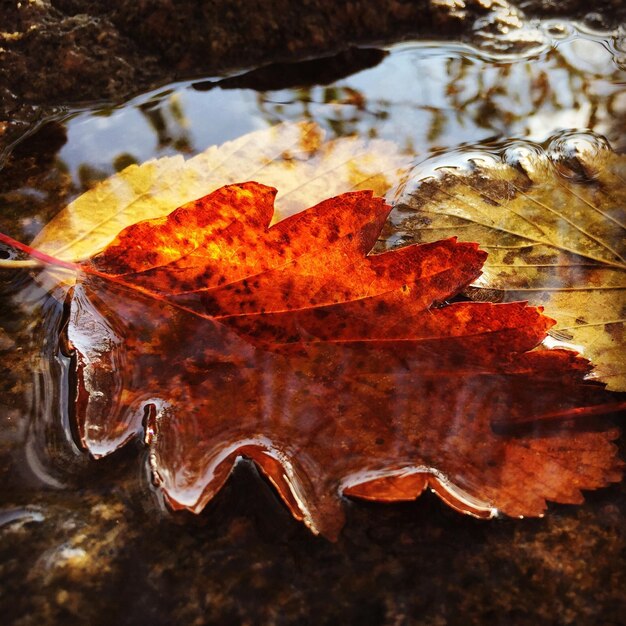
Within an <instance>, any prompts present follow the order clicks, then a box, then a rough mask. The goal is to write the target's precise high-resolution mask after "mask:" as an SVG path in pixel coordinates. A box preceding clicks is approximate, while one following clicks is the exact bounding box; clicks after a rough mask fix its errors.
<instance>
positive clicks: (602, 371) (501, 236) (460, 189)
mask: <svg viewBox="0 0 626 626" xmlns="http://www.w3.org/2000/svg"><path fill="white" fill-rule="evenodd" d="M583 139H584V137H583V138H581V137H573V138H572V140H573V143H574V145H576V142H578V143H579V145H585V144H584V143H582V141H583ZM552 155H553V156H552V158H551V157H550V156H549V154H547V153H546V152H544V151H543V150H541V149H540V148H538V147H536V146H534V145H532V144H526V146H525V147H520V148H518V150H517V152H516V155H515V158H514V159H511V154H506V153H505V154H504V155H503V157H502V159H501V160H497V159H495V158H489V157H476V158H473V159H470V161H469V162H468V164H467V166H466V167H442V168H440V169H437V170H436V172H435V174H434V175H428V176H426V177H422V176H421V175H417V176H416V181H414V184H412V185H410V187H409V188H408V190H407V191H405V193H404V194H402V195H401V197H399V199H398V204H397V207H398V212H397V214H396V216H395V218H394V226H393V238H394V241H395V240H397V239H398V238H399V239H401V240H403V241H405V242H428V241H436V240H438V239H440V238H442V237H447V236H449V234H450V233H454V234H457V235H458V236H459V237H460V238H461V239H462V240H466V241H477V242H479V244H480V246H481V247H482V248H484V249H485V250H486V251H487V252H488V253H489V257H488V258H487V261H486V263H485V267H484V269H483V274H482V276H480V278H479V279H478V280H477V281H475V283H474V286H475V287H476V288H472V289H469V290H467V292H466V293H467V295H469V296H470V297H471V298H473V299H476V300H489V301H505V302H512V301H519V300H527V301H528V302H530V304H533V305H541V306H543V307H544V308H545V312H546V314H547V315H549V316H550V317H553V318H555V319H556V320H557V324H556V326H554V327H553V328H552V329H551V330H550V334H551V335H552V336H553V337H555V338H556V339H558V340H560V341H564V342H567V343H569V344H571V345H572V346H573V347H574V348H576V349H577V350H579V351H580V352H582V353H583V354H584V356H586V357H587V358H589V359H590V360H591V361H592V362H593V363H594V365H595V366H596V367H595V370H594V376H595V377H597V378H598V379H600V380H602V381H604V382H606V383H607V384H608V388H609V389H612V390H615V391H626V328H625V321H626V208H625V207H626V156H624V155H618V154H616V153H614V152H613V151H611V150H610V149H609V148H608V147H601V148H597V146H596V147H595V149H580V150H578V151H577V152H575V153H574V154H572V155H570V156H569V157H567V156H566V155H565V156H564V154H563V150H556V149H555V150H552ZM507 161H512V162H507Z"/></svg>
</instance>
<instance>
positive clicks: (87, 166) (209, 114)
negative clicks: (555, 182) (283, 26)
mask: <svg viewBox="0 0 626 626" xmlns="http://www.w3.org/2000/svg"><path fill="white" fill-rule="evenodd" d="M549 32H550V33H554V34H555V35H556V36H555V37H554V38H553V39H552V40H551V45H550V46H546V47H545V49H543V50H541V51H540V52H538V53H536V54H534V55H532V56H518V57H511V56H508V57H490V56H489V55H486V54H485V53H479V52H478V51H477V50H476V49H473V48H471V47H469V46H465V45H459V44H447V45H443V46H442V45H439V44H437V45H435V44H400V45H397V46H394V47H392V48H391V49H390V54H388V55H386V56H385V55H384V54H383V53H382V52H381V51H369V52H368V54H367V55H365V56H366V58H365V59H359V58H357V61H355V59H354V55H353V56H352V57H349V58H345V57H340V58H338V57H333V58H330V59H326V60H321V61H315V62H306V63H305V64H301V65H302V72H303V78H301V79H300V81H297V80H295V78H294V77H296V76H297V75H298V74H297V67H299V66H298V65H297V64H293V65H295V68H296V69H294V67H292V66H291V65H289V66H286V65H285V64H282V65H277V66H269V67H268V68H263V69H262V70H256V71H255V72H251V73H249V74H244V75H240V76H236V77H230V78H226V79H224V80H222V81H219V80H213V81H208V82H204V83H198V82H195V83H193V82H183V83H177V84H174V85H171V86H170V87H169V88H168V89H165V90H160V91H158V92H154V93H151V94H148V95H145V96H142V97H139V98H136V99H134V100H132V101H130V102H129V103H127V104H126V105H124V106H121V107H118V108H109V109H106V110H104V111H100V112H95V113H94V112H93V111H85V112H81V113H77V114H76V115H75V116H74V117H73V118H72V119H71V120H69V121H68V122H67V130H68V141H67V144H66V145H65V146H64V148H63V149H62V151H61V153H60V159H61V161H62V162H63V164H64V165H65V166H66V167H67V168H68V169H69V171H70V173H71V174H72V177H73V180H74V182H75V185H76V188H77V190H78V191H82V190H84V189H85V188H87V187H89V186H90V185H92V184H93V182H94V181H95V180H97V179H100V178H103V177H105V176H108V175H109V174H111V173H113V172H114V171H118V170H119V169H120V168H121V167H123V166H124V165H127V164H129V163H132V162H141V161H145V160H147V159H150V158H153V157H161V156H165V155H171V154H175V153H181V152H182V153H185V154H195V153H197V152H199V151H201V150H204V149H205V148H206V147H207V146H208V145H211V144H219V143H222V142H224V141H227V140H230V139H234V138H236V137H238V136H240V135H242V134H243V133H246V132H250V131H252V130H255V129H258V128H262V127H265V126H266V125H268V124H270V125H273V124H276V123H279V122H282V121H300V120H303V119H306V120H312V121H315V122H317V123H318V124H320V125H321V126H323V127H324V128H325V129H326V130H327V131H328V132H329V136H330V137H331V138H332V137H333V136H345V135H349V134H354V133H358V134H359V135H361V136H363V137H381V138H385V139H390V140H393V141H395V142H397V143H398V144H399V145H400V146H401V147H402V148H403V149H405V150H406V151H408V152H411V153H416V154H418V155H427V154H429V153H432V152H434V151H439V150H442V149H449V148H454V147H457V146H459V145H462V144H468V143H474V142H480V141H484V140H486V139H498V138H510V137H518V138H528V139H532V140H536V141H541V140H543V139H545V138H546V137H547V136H549V135H551V134H554V133H555V132H556V131H558V130H561V129H568V128H589V129H592V130H594V131H595V132H597V133H599V134H603V135H605V136H607V138H608V139H609V140H610V141H611V142H613V143H614V144H617V146H618V147H621V146H622V143H623V139H622V136H621V135H622V132H621V131H622V128H623V125H624V119H625V117H626V87H625V85H624V83H625V78H626V72H625V71H624V69H623V67H620V65H619V48H618V47H617V46H618V45H619V42H618V41H617V39H615V40H613V39H610V38H609V39H606V38H601V37H599V36H597V35H589V34H583V33H580V32H578V31H575V30H574V29H573V27H571V26H568V28H567V29H565V30H564V31H563V30H559V29H556V30H555V27H554V25H553V28H552V29H551V30H550V31H549ZM357 57H358V55H357ZM375 62H378V63H377V64H376V65H374V66H373V67H367V64H368V63H369V64H370V65H371V64H372V63H375ZM307 63H308V64H309V65H306V64H307ZM312 63H313V65H311V64H312ZM342 63H343V64H347V66H348V68H350V69H354V67H355V65H356V66H357V68H358V67H359V63H360V65H361V66H363V65H365V66H366V67H365V69H361V70H360V71H357V72H356V73H354V74H351V75H349V76H347V77H341V76H342V65H341V64H342ZM343 73H345V68H344V71H343ZM337 77H339V78H337ZM307 80H310V81H311V82H310V83H309V84H303V83H304V82H306V81H307Z"/></svg>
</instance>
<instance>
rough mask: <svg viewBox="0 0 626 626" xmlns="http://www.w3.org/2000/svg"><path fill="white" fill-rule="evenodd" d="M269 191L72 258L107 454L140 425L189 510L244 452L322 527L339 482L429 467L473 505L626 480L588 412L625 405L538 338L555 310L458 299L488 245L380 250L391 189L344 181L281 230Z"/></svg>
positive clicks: (351, 486)
mask: <svg viewBox="0 0 626 626" xmlns="http://www.w3.org/2000/svg"><path fill="white" fill-rule="evenodd" d="M274 196H275V190H274V189H272V188H269V187H265V186H263V185H260V184H258V183H244V184H240V185H230V186H227V187H223V188H222V189H219V190H218V191H216V192H214V193H212V194H210V195H208V196H206V197H204V198H201V199H199V200H197V201H195V202H192V203H190V204H188V205H185V206H183V207H181V208H179V209H177V210H176V211H174V212H173V213H171V214H170V215H169V216H168V217H167V218H161V219H156V220H149V221H146V222H140V223H138V224H135V225H133V226H130V227H128V228H126V229H125V230H124V231H122V232H121V233H120V234H119V235H118V237H117V239H116V240H115V241H114V242H113V243H112V244H110V245H109V246H108V247H107V248H106V249H105V250H104V251H103V252H102V253H101V254H99V255H98V256H96V257H95V258H93V259H92V260H91V261H90V262H87V263H84V264H83V265H81V266H80V270H81V272H82V275H81V277H80V278H79V280H78V282H77V284H76V286H75V288H74V290H73V293H72V296H71V310H70V320H69V324H68V331H67V332H68V338H69V341H70V343H71V345H72V347H73V350H74V351H75V355H76V367H77V377H76V378H77V388H76V398H75V408H76V419H77V423H78V430H79V433H80V439H81V443H82V444H83V446H84V447H85V448H87V449H88V450H89V451H90V452H91V453H92V454H93V455H94V456H102V455H105V454H109V453H110V452H113V451H114V450H116V449H117V448H119V447H120V446H122V445H123V444H124V443H126V442H127V441H128V440H129V439H131V438H132V437H134V436H136V435H138V434H140V433H142V432H144V430H145V434H146V440H147V442H148V443H149V445H150V448H151V455H150V458H151V464H152V468H153V472H154V476H155V479H156V482H157V483H158V484H159V485H160V486H161V488H162V489H163V491H164V493H165V496H166V498H167V500H168V501H169V503H170V504H171V505H172V506H173V507H174V508H187V509H190V510H192V511H196V512H198V511H200V510H201V509H202V508H203V507H204V506H205V504H206V503H207V502H208V501H209V500H210V499H211V498H212V497H213V495H214V494H215V493H216V492H217V491H218V490H219V489H220V487H221V486H222V485H223V483H224V482H225V480H226V479H227V477H228V475H229V473H230V472H231V470H232V467H233V465H234V463H235V462H236V460H237V459H238V458H239V457H242V456H243V457H248V458H250V459H253V460H254V462H255V463H256V464H257V466H258V467H259V468H260V470H261V471H262V472H263V473H264V474H265V476H266V477H267V478H268V479H269V480H270V481H271V482H272V483H273V484H274V486H275V487H276V489H277V491H278V493H279V494H280V495H281V497H282V498H283V500H284V501H285V503H286V504H287V506H288V507H289V509H290V510H291V512H292V513H293V515H294V516H295V517H296V518H298V519H301V520H303V521H304V522H305V523H306V524H307V525H308V526H309V527H310V528H311V529H312V530H313V531H314V532H321V533H323V534H324V535H326V536H328V537H330V538H334V537H336V535H337V534H338V532H339V530H340V529H341V527H342V524H343V519H344V516H343V512H342V508H341V494H344V495H350V496H356V497H361V498H368V499H373V500H381V501H395V500H407V499H413V498H415V497H417V496H418V495H419V494H420V493H421V492H422V491H423V490H424V489H425V488H426V487H427V486H430V487H431V488H432V489H433V490H434V491H435V492H436V493H438V494H439V495H440V496H441V497H442V498H443V499H444V500H445V501H446V502H447V503H448V504H450V505H451V506H453V507H455V508H457V509H459V510H462V511H464V512H469V513H472V514H474V515H478V516H481V517H489V516H492V515H493V514H495V513H496V512H497V511H501V512H503V513H505V514H508V515H512V516H524V515H530V516H536V515H541V514H542V512H543V511H544V510H545V508H546V500H550V501H555V502H562V503H579V502H581V501H582V499H583V498H582V495H581V489H594V488H597V487H600V486H603V485H606V484H608V483H610V482H612V481H617V480H619V479H620V478H621V471H622V466H623V464H622V462H621V461H620V460H619V459H618V458H617V456H616V448H615V446H614V444H613V443H612V440H613V439H615V437H616V436H617V434H618V433H617V430H616V429H612V428H609V427H607V426H606V425H605V424H604V423H603V422H599V421H598V420H597V419H594V420H592V419H590V418H591V416H594V415H596V414H601V413H608V412H611V411H614V410H616V409H617V408H620V407H621V406H623V402H621V401H620V398H619V397H617V396H615V395H614V394H610V393H608V392H606V391H605V390H604V388H603V386H602V385H599V384H594V383H592V382H588V381H586V380H584V376H585V374H586V373H587V372H588V371H589V364H588V362H587V361H586V360H584V359H582V358H580V357H579V356H577V355H576V354H575V353H573V352H571V351H565V350H536V351H531V352H529V350H531V349H532V348H534V347H535V346H537V345H538V344H539V343H540V342H541V341H542V339H543V338H544V336H545V334H546V331H547V329H548V328H549V327H550V326H551V325H552V324H553V321H552V320H550V319H549V318H547V317H545V316H543V315H542V313H541V311H540V310H538V309H536V308H533V307H528V306H526V305H525V303H511V304H489V303H469V302H458V303H454V304H450V305H445V306H444V304H445V301H446V299H448V298H450V297H452V296H454V295H455V294H456V293H457V292H458V291H459V290H461V289H462V288H464V287H465V286H466V285H468V284H469V283H470V282H472V281H473V280H474V279H475V278H476V277H477V276H478V275H479V274H480V269H481V267H482V264H483V262H484V260H485V257H486V254H485V253H484V252H482V251H480V250H479V249H478V247H477V245H476V244H471V243H459V242H457V241H456V240H455V239H447V240H443V241H439V242H436V243H432V244H424V245H412V246H407V247H404V248H400V249H397V250H393V251H389V252H385V253H382V254H370V255H368V252H369V251H370V250H371V248H372V246H373V245H374V243H375V241H376V239H377V236H378V234H379V232H380V230H381V228H382V225H383V223H384V221H385V219H386V216H387V214H388V212H389V207H388V206H386V205H385V204H384V202H383V200H382V199H379V198H374V197H372V194H371V193H370V192H356V193H348V194H344V195H342V196H339V197H337V198H333V199H330V200H327V201H325V202H322V203H321V204H319V205H317V206H315V207H313V208H311V209H309V210H307V211H305V212H303V213H300V214H298V215H295V216H293V217H291V218H288V219H286V220H284V221H282V222H279V223H277V224H275V225H274V226H271V227H270V226H269V224H270V222H271V219H272V215H273V201H274ZM31 252H32V251H31ZM48 260H49V259H48Z"/></svg>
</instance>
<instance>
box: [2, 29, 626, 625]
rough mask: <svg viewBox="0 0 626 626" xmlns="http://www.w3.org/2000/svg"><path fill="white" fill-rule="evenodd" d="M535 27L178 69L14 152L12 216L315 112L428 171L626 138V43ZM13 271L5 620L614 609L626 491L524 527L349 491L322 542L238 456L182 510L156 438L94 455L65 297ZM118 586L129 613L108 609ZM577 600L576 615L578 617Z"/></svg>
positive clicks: (371, 616)
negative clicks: (79, 424) (10, 600)
mask: <svg viewBox="0 0 626 626" xmlns="http://www.w3.org/2000/svg"><path fill="white" fill-rule="evenodd" d="M537 32H538V33H539V34H540V37H539V40H540V41H539V43H537V44H536V45H534V46H532V47H530V48H529V49H527V51H526V52H525V53H524V54H505V53H499V54H497V55H495V54H490V53H488V52H486V51H484V50H479V49H477V48H474V47H471V46H468V45H466V44H450V43H446V44H441V43H437V42H420V43H415V42H407V43H403V44H398V45H395V46H391V47H389V48H388V49H386V50H384V51H383V50H376V49H368V50H353V51H351V52H350V53H344V54H341V55H339V56H337V57H332V58H328V59H321V60H316V61H309V62H305V63H304V64H299V65H279V66H270V67H267V68H261V69H259V70H254V71H252V72H249V73H245V74H240V75H236V76H228V77H203V78H201V79H200V78H197V79H194V80H188V81H181V82H178V83H175V84H171V85H167V86H164V87H162V88H159V89H157V90H155V91H153V92H150V93H147V94H142V95H140V96H137V97H135V98H133V99H132V100H130V101H128V102H126V103H124V104H122V105H118V106H98V107H90V108H88V109H85V110H78V111H72V112H69V113H66V114H64V115H62V116H59V117H58V118H57V119H53V120H45V121H44V122H42V124H41V125H40V126H39V127H38V128H37V129H36V130H35V132H34V133H32V134H30V135H29V136H28V137H25V138H24V139H23V140H22V141H21V142H19V143H18V144H16V145H15V146H14V147H13V152H14V158H13V161H11V159H9V160H7V168H6V169H5V172H7V176H10V178H7V179H5V181H4V182H3V184H2V189H0V206H2V207H3V214H2V216H0V227H1V230H3V231H4V232H6V233H8V234H10V235H11V236H13V237H14V238H16V239H18V240H20V241H24V242H28V241H30V240H32V238H33V237H34V236H35V235H36V234H37V233H38V232H39V231H40V229H41V228H42V227H43V226H44V225H45V224H46V223H47V222H48V220H49V219H50V218H51V217H53V216H54V215H55V214H56V213H57V212H58V211H59V210H60V209H62V208H63V206H65V205H66V204H67V203H68V202H70V201H71V200H73V199H74V198H76V197H77V196H78V195H80V194H81V193H83V192H85V191H87V190H88V189H90V188H92V187H93V185H94V184H95V183H96V182H97V181H99V180H103V179H105V178H107V177H108V176H110V175H112V174H113V173H115V172H119V171H121V170H122V169H123V168H125V167H126V166H128V165H130V164H132V163H142V162H145V161H147V160H149V159H153V158H160V157H165V156H173V155H177V154H183V155H184V156H185V157H186V158H190V157H192V156H194V155H196V154H198V153H200V152H202V151H203V150H205V149H206V148H207V147H208V146H210V145H216V144H221V143H223V142H226V141H230V140H234V139H237V138H239V137H241V136H243V135H244V134H246V133H249V132H251V131H255V130H261V129H264V128H268V127H270V126H274V125H276V124H279V123H281V122H302V121H310V122H314V123H316V124H317V125H319V127H321V128H322V129H323V130H324V131H325V134H326V139H329V140H332V139H336V138H342V137H348V136H352V135H358V136H360V137H362V138H367V139H383V140H388V141H391V142H394V143H395V144H397V146H398V147H399V151H400V153H401V154H402V155H403V157H406V162H407V163H408V164H410V166H411V167H412V168H413V170H412V171H413V172H423V174H424V175H426V174H428V173H431V172H432V171H434V170H435V168H437V167H442V166H446V167H447V166H455V165H460V164H462V163H465V162H467V160H468V155H471V156H472V158H476V157H477V155H478V156H480V155H483V156H484V157H485V158H488V157H489V156H492V157H493V158H495V159H501V158H504V157H502V155H509V156H510V154H511V153H512V152H515V151H516V150H519V149H520V146H525V147H528V146H532V149H533V150H536V151H537V152H538V153H541V151H542V150H545V151H546V152H549V153H550V156H552V157H554V155H555V152H558V151H559V150H561V151H562V152H563V158H566V157H568V156H569V155H568V154H565V153H566V152H567V151H568V150H572V149H573V148H572V146H573V143H572V140H571V138H572V137H575V139H576V141H583V142H587V145H595V144H598V145H605V144H606V142H608V143H609V144H610V145H611V146H612V147H613V148H614V149H615V150H617V151H618V152H623V151H624V150H625V149H626V133H625V132H624V129H625V128H626V65H625V63H624V58H625V57H624V55H625V52H624V50H623V48H624V42H623V39H622V40H620V39H619V38H618V37H608V36H606V35H602V34H599V33H592V32H589V31H587V32H585V31H582V30H580V29H579V27H577V26H576V25H573V24H570V23H556V22H546V23H543V24H540V25H538V26H537ZM574 143H575V142H574ZM507 150H508V152H507ZM557 156H558V155H557ZM207 191H210V190H207ZM404 191H405V189H404V188H403V187H396V188H394V189H392V190H391V191H390V193H389V196H388V197H389V199H390V200H394V199H397V198H399V197H401V193H403V192H404ZM402 228H404V226H402V227H398V230H397V232H396V233H395V236H396V237H398V238H399V239H401V236H405V235H406V234H407V232H408V231H406V230H402ZM393 236H394V235H392V238H393ZM407 236H408V235H407ZM13 254H14V252H13V251H11V250H8V249H6V252H5V253H4V255H3V256H5V257H10V256H12V255H13ZM0 271H3V270H0ZM2 285H3V292H2V302H1V303H0V306H1V308H0V350H1V351H2V354H3V356H4V361H3V364H2V371H3V375H4V377H5V382H4V385H3V393H4V394H5V398H6V401H5V406H4V407H3V408H2V409H0V411H1V413H0V429H1V431H2V432H1V434H0V472H1V474H2V488H1V492H0V498H1V503H0V536H1V537H2V543H1V547H0V557H1V561H2V563H3V564H1V565H0V576H1V577H2V579H3V580H4V581H7V584H6V585H5V591H4V593H5V594H14V595H16V597H18V598H19V599H17V600H16V601H15V603H14V604H13V606H12V608H11V612H10V613H9V615H10V620H13V621H15V622H16V623H24V624H26V623H32V622H31V621H29V616H30V617H32V616H34V615H46V618H45V619H44V621H45V620H46V619H47V620H48V621H49V622H50V623H54V622H55V621H59V620H61V619H74V620H82V621H85V622H89V623H111V622H112V621H115V622H116V623H129V624H130V623H148V622H149V623H155V624H160V623H164V624H165V623H174V622H179V623H186V622H191V621H193V620H196V621H197V622H198V623H202V622H205V623H307V620H311V615H315V614H317V615H321V616H323V618H322V619H320V620H316V619H313V620H311V623H342V622H343V623H357V622H358V623H364V624H369V623H372V624H379V623H380V624H382V623H385V624H386V623H390V624H391V623H396V624H401V623H424V624H435V623H462V621H461V620H462V619H467V621H466V622H465V623H476V624H479V623H484V620H487V619H488V620H490V621H491V622H492V623H511V622H510V621H509V618H508V617H506V616H507V614H508V613H509V612H511V614H512V615H513V616H514V615H519V614H520V613H519V612H520V611H525V612H529V613H532V614H533V615H535V620H534V621H535V623H546V624H547V623H577V624H587V623H589V624H591V623H597V622H596V621H594V620H596V618H597V619H600V618H601V617H602V619H604V623H618V620H619V619H620V617H619V616H620V615H622V613H621V611H622V608H624V607H623V599H622V596H623V593H622V589H623V585H624V584H626V579H625V576H626V574H625V573H624V572H625V571H626V568H625V567H624V557H623V549H624V546H625V545H626V534H625V533H626V531H625V530H624V528H626V524H624V520H625V519H626V495H625V492H624V488H623V487H621V486H614V487H610V488H608V489H605V490H600V491H598V492H594V493H593V494H591V495H590V496H589V497H588V498H587V503H586V504H585V505H583V506H581V507H579V508H574V507H567V506H553V507H551V508H550V511H549V516H548V518H546V519H542V520H531V521H527V522H524V523H521V522H513V521H511V520H498V521H494V522H489V523H485V522H479V521H476V520H471V519H468V518H465V517H461V516H460V515H458V514H457V513H454V512H452V511H449V510H448V509H446V508H444V506H443V505H441V504H440V503H439V502H438V501H436V500H435V498H430V497H422V498H421V499H420V500H418V501H417V502H416V503H411V504H401V505H394V506H393V507H385V506H384V505H369V504H363V503H357V504H353V503H347V504H346V511H347V514H348V521H347V526H346V528H345V530H344V531H343V534H342V535H341V536H340V540H339V542H338V543H337V544H327V543H325V541H324V540H320V539H315V538H313V537H312V536H310V535H309V534H307V531H306V530H303V529H302V528H301V527H300V526H299V525H298V524H297V523H296V522H294V521H293V520H292V519H291V518H290V516H289V514H288V513H287V512H286V511H285V510H284V509H283V507H282V505H281V504H280V503H279V501H278V499H277V498H276V497H275V494H274V493H273V492H272V490H271V489H270V488H269V487H268V486H267V485H266V484H265V483H264V482H263V480H262V479H261V478H260V477H259V476H258V475H257V473H256V471H255V470H254V469H252V468H251V466H247V465H242V466H241V467H240V468H239V469H237V470H236V471H235V474H234V476H233V477H232V478H231V480H230V481H229V483H228V485H227V487H226V488H225V489H224V490H223V492H222V493H220V494H219V495H218V496H217V498H216V499H215V501H213V502H212V503H211V504H210V505H209V506H208V508H207V510H206V511H205V512H203V513H202V514H201V515H200V516H199V517H195V516H191V515H187V514H183V513H177V514H172V513H170V512H169V509H167V507H165V506H164V504H163V502H162V496H161V494H160V493H159V492H158V490H156V489H155V488H154V486H153V485H152V482H151V478H150V475H149V470H148V467H147V462H146V461H147V459H146V456H147V453H146V451H145V448H144V447H143V445H142V443H141V442H135V443H133V444H131V445H130V446H128V447H127V448H126V449H125V450H121V451H118V452H116V453H115V454H114V455H112V456H111V457H109V458H107V459H104V460H100V461H94V460H91V459H89V458H87V455H86V454H84V453H83V452H81V451H79V449H78V446H77V444H76V436H77V433H76V428H75V426H74V425H73V424H72V421H71V418H70V416H69V411H68V407H67V403H68V400H67V394H66V393H65V388H66V387H67V385H68V380H69V379H70V378H71V376H72V374H71V371H70V370H71V368H70V363H69V359H68V358H67V357H65V356H63V353H62V351H61V350H60V349H59V346H58V343H57V337H58V335H59V333H60V332H61V326H62V324H63V322H64V315H63V304H62V302H58V301H57V300H55V299H54V298H51V297H50V295H49V294H48V293H47V291H46V290H45V289H44V288H42V287H41V286H39V285H38V284H36V283H34V282H33V281H32V280H31V279H30V277H29V275H28V274H26V273H24V274H21V275H19V276H17V277H6V276H5V277H3V280H2ZM561 338H562V337H561ZM490 524H492V525H491V526H490ZM522 524H523V525H522ZM607 581H610V582H607ZM564 589H565V590H567V591H564ZM330 596H332V597H333V600H332V601H329V597H330ZM120 598H121V601H123V604H125V605H126V607H128V610H126V609H123V610H122V609H116V611H117V612H116V613H115V616H114V618H110V617H107V618H105V617H104V615H105V613H104V611H106V610H107V609H106V608H105V607H107V606H108V604H109V603H111V602H115V601H117V600H119V599H120ZM330 605H332V606H330ZM571 606H574V607H575V608H574V609H572V610H573V611H574V612H575V613H574V617H573V618H572V619H569V618H565V617H563V613H562V611H563V610H564V608H565V607H571ZM581 615H584V616H586V617H585V618H584V619H582V620H581V619H580V616H581ZM607 615H608V617H607ZM468 616H469V617H468ZM513 619H514V618H513Z"/></svg>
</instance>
